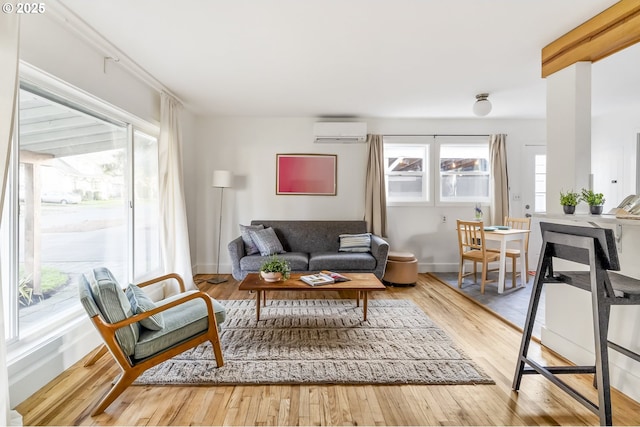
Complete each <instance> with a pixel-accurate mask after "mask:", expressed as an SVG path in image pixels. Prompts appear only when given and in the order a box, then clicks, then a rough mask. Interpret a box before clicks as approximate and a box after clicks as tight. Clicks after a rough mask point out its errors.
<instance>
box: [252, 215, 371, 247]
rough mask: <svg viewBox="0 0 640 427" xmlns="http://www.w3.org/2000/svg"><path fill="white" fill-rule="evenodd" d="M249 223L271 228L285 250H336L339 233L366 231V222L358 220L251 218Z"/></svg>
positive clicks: (338, 245) (338, 244)
mask: <svg viewBox="0 0 640 427" xmlns="http://www.w3.org/2000/svg"><path fill="white" fill-rule="evenodd" d="M251 224H263V225H264V226H265V227H271V228H273V229H274V231H275V232H276V235H277V236H278V238H279V239H280V243H282V247H283V248H284V250H285V251H287V252H306V253H311V252H332V251H333V252H338V248H339V247H340V239H339V236H340V235H341V234H360V233H366V232H367V223H366V222H365V221H360V220H357V221H348V220H347V221H321V220H310V221H306V220H304V221H296V220H274V221H270V220H252V221H251Z"/></svg>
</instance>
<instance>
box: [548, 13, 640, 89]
mask: <svg viewBox="0 0 640 427" xmlns="http://www.w3.org/2000/svg"><path fill="white" fill-rule="evenodd" d="M639 41H640V2H639V1H637V0H621V1H619V2H618V3H616V4H614V5H613V6H611V7H610V8H608V9H606V10H605V11H603V12H602V13H600V14H598V15H596V16H594V17H593V18H591V19H589V20H588V21H586V22H584V23H583V24H581V25H579V26H578V27H576V28H574V29H573V30H571V31H569V32H568V33H567V34H565V35H563V36H562V37H560V38H558V39H557V40H555V41H553V42H551V43H550V44H548V45H547V46H545V47H544V48H543V49H542V77H543V78H544V77H547V76H549V75H550V74H553V73H555V72H556V71H559V70H561V69H563V68H565V67H567V66H569V65H571V64H575V63H576V62H580V61H589V62H596V61H598V60H600V59H602V58H605V57H607V56H609V55H611V54H612V53H615V52H618V51H620V50H622V49H624V48H627V47H629V46H631V45H634V44H636V43H637V42H639Z"/></svg>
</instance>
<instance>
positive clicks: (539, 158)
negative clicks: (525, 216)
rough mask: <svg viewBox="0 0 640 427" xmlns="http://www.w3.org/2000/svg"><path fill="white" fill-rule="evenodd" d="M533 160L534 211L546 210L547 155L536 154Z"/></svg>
mask: <svg viewBox="0 0 640 427" xmlns="http://www.w3.org/2000/svg"><path fill="white" fill-rule="evenodd" d="M534 162H535V171H534V173H535V189H534V191H535V202H534V209H533V211H534V212H546V211H547V155H546V154H536V156H535V158H534Z"/></svg>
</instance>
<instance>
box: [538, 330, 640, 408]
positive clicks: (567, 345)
mask: <svg viewBox="0 0 640 427" xmlns="http://www.w3.org/2000/svg"><path fill="white" fill-rule="evenodd" d="M541 335H542V344H543V345H544V346H545V347H548V348H549V349H551V350H553V351H554V352H555V353H557V354H559V355H560V356H562V357H564V358H566V359H568V360H570V361H571V362H572V363H575V364H576V365H587V366H588V365H591V366H593V363H594V360H595V354H594V351H593V349H586V348H584V347H582V346H580V345H578V344H576V343H575V342H573V341H571V340H570V339H569V338H566V337H564V336H562V335H559V334H557V333H555V332H553V331H550V330H549V329H547V328H544V327H543V328H542V333H541ZM637 372H640V363H638V362H635V361H633V360H632V359H629V358H627V357H624V356H622V355H619V354H618V353H616V352H615V351H614V350H609V377H610V381H611V386H612V387H614V388H616V389H617V390H618V391H620V392H621V393H624V394H625V395H627V396H628V397H630V398H631V399H633V400H635V401H636V402H640V377H638V375H637V374H636V373H637Z"/></svg>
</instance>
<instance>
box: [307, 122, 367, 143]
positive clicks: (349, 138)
mask: <svg viewBox="0 0 640 427" xmlns="http://www.w3.org/2000/svg"><path fill="white" fill-rule="evenodd" d="M313 136H314V142H319V143H333V144H345V143H351V142H365V141H366V140H367V124H366V123H364V122H317V123H316V124H315V125H314V127H313Z"/></svg>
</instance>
